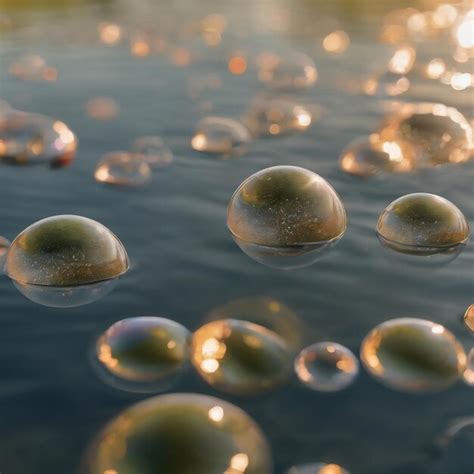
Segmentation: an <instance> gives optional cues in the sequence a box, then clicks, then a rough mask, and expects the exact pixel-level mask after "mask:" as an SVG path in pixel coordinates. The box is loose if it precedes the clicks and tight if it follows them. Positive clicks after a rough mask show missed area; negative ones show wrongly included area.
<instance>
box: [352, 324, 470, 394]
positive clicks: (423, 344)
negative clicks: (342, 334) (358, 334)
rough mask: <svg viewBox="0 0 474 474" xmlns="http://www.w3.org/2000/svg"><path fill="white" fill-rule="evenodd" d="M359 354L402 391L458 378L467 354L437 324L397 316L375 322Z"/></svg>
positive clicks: (371, 368)
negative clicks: (377, 323)
mask: <svg viewBox="0 0 474 474" xmlns="http://www.w3.org/2000/svg"><path fill="white" fill-rule="evenodd" d="M360 356H361V360H362V363H363V364H364V367H365V368H366V369H367V371H368V372H369V373H370V374H371V375H372V376H373V377H374V378H376V379H377V380H379V381H380V382H381V383H383V384H385V385H387V386H388V387H391V388H393V389H396V390H400V391H403V392H414V393H416V392H432V391H438V390H441V389H445V388H448V387H449V386H451V385H452V384H454V383H455V382H456V381H458V380H459V379H460V377H461V376H462V374H463V371H464V369H465V366H466V354H465V352H464V349H463V347H462V346H461V344H460V343H459V342H458V340H457V339H456V337H455V336H454V335H453V334H452V333H451V332H450V331H448V330H447V329H446V328H445V327H443V326H441V325H440V324H436V323H434V322H432V321H427V320H424V319H417V318H400V319H392V320H389V321H386V322H384V323H382V324H380V325H379V326H376V327H375V328H374V329H372V331H371V332H370V333H369V334H368V335H367V336H366V337H365V339H364V340H363V342H362V346H361V351H360Z"/></svg>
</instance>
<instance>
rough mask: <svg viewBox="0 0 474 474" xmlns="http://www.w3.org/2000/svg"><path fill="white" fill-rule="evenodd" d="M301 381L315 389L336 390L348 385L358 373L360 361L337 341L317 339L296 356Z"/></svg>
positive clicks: (297, 372) (296, 365)
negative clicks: (320, 340) (318, 340)
mask: <svg viewBox="0 0 474 474" xmlns="http://www.w3.org/2000/svg"><path fill="white" fill-rule="evenodd" d="M295 372H296V375H297V376H298V378H299V379H300V381H301V382H303V383H304V384H305V385H306V386H307V387H309V388H311V389H313V390H316V391H318V392H337V391H339V390H343V389H345V388H346V387H348V386H349V385H351V384H352V383H353V382H354V380H355V379H356V377H357V375H358V373H359V361H358V360H357V358H356V357H355V355H354V354H353V353H352V352H351V351H350V350H349V349H348V348H347V347H344V346H342V345H341V344H337V343H336V342H318V343H316V344H312V345H311V346H308V347H306V348H305V349H303V350H302V351H301V352H300V353H299V355H298V357H297V358H296V359H295Z"/></svg>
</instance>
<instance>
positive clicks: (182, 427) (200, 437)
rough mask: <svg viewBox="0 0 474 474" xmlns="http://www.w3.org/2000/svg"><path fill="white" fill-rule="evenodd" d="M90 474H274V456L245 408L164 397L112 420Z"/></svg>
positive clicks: (92, 455)
mask: <svg viewBox="0 0 474 474" xmlns="http://www.w3.org/2000/svg"><path fill="white" fill-rule="evenodd" d="M81 472H83V473H84V474H106V473H107V474H108V473H109V472H110V473H117V474H122V473H124V474H125V473H130V474H132V473H137V474H138V473H139V474H157V473H163V474H164V473H166V474H223V473H228V474H244V473H245V474H270V473H271V472H273V468H272V460H271V452H270V448H269V446H268V443H267V441H266V440H265V437H264V435H263V433H262V432H261V431H260V428H259V427H258V425H257V424H256V423H255V422H254V421H253V420H252V419H251V418H250V417H249V416H248V415H247V414H246V413H245V412H244V411H242V410H241V409H240V408H237V407H236V406H235V405H231V404H230V403H228V402H225V401H223V400H220V399H218V398H213V397H208V396H204V395H197V394H171V395H160V396H157V397H153V398H150V399H148V400H145V401H143V402H140V403H137V404H135V405H133V406H132V407H131V408H128V409H127V410H125V411H124V412H122V413H121V414H120V415H119V416H118V417H117V418H115V419H114V420H112V421H111V422H110V423H109V424H108V425H107V426H106V427H105V428H104V430H103V431H102V432H101V433H100V435H99V436H98V437H97V439H96V440H95V442H94V443H93V445H92V446H91V448H90V449H89V451H88V453H87V455H86V460H85V463H84V468H83V470H82V471H81Z"/></svg>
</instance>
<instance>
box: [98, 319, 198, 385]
mask: <svg viewBox="0 0 474 474" xmlns="http://www.w3.org/2000/svg"><path fill="white" fill-rule="evenodd" d="M189 337H190V333H189V331H188V330H187V329H186V328H185V327H184V326H182V325H181V324H179V323H177V322H175V321H172V320H170V319H166V318H160V317H155V316H142V317H134V318H127V319H123V320H121V321H118V322H116V323H114V324H113V325H112V326H110V327H109V328H108V329H107V330H106V331H105V332H104V333H103V334H102V335H101V336H100V337H99V339H98V340H97V343H96V345H95V357H96V360H97V362H98V364H100V365H99V367H100V368H102V369H105V370H103V371H102V375H103V377H101V378H102V379H103V380H105V381H106V382H108V383H109V384H111V385H113V386H114V387H117V388H120V389H123V390H128V391H133V392H154V391H159V390H163V389H164V388H168V387H169V386H170V385H171V384H172V383H173V382H174V381H175V380H176V379H177V377H178V376H179V375H181V374H182V372H183V369H184V368H185V366H186V363H187V361H188V340H189Z"/></svg>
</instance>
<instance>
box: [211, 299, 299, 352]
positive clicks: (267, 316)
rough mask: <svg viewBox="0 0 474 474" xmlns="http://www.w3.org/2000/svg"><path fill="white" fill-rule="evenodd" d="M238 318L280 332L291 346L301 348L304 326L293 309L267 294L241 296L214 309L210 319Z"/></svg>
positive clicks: (279, 334)
mask: <svg viewBox="0 0 474 474" xmlns="http://www.w3.org/2000/svg"><path fill="white" fill-rule="evenodd" d="M218 319H238V320H243V321H248V322H250V323H254V324H258V325H259V326H263V327H264V328H267V329H270V331H273V332H274V333H276V334H278V336H280V337H281V338H282V339H283V340H284V341H285V342H286V343H287V344H288V346H289V347H291V348H294V349H298V350H299V349H300V348H301V340H302V337H303V336H302V332H303V328H302V325H301V322H300V320H299V318H298V316H297V315H296V314H295V313H294V311H293V310H291V309H290V308H288V306H286V305H284V304H283V303H281V302H280V301H278V300H276V299H274V298H268V297H266V296H260V297H258V296H257V297H247V298H239V299H237V300H233V301H230V302H228V303H226V304H223V305H222V306H219V307H218V308H215V309H213V310H212V311H211V312H210V313H209V315H208V317H207V320H208V321H216V320H218Z"/></svg>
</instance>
